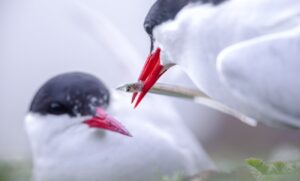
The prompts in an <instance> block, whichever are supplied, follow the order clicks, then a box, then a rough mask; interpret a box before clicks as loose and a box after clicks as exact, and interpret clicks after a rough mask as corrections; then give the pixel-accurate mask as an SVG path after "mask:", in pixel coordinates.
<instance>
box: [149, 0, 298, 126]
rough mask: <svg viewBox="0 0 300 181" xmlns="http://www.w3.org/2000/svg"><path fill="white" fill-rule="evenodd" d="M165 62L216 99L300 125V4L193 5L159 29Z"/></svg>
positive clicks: (262, 0)
mask: <svg viewBox="0 0 300 181" xmlns="http://www.w3.org/2000/svg"><path fill="white" fill-rule="evenodd" d="M154 37H155V40H156V46H159V47H160V48H161V49H162V54H161V55H162V60H161V61H162V63H163V64H167V63H176V64H178V65H179V66H181V67H182V68H183V69H184V70H185V72H186V73H187V74H188V75H189V76H190V78H191V79H192V80H193V81H194V83H195V84H196V85H197V86H198V87H199V88H200V89H201V90H203V91H204V92H206V93H207V94H208V95H209V96H211V97H212V98H214V99H216V100H218V101H220V102H222V103H224V104H225V105H227V106H229V107H231V108H233V109H236V110H238V111H240V112H242V113H244V114H246V115H248V116H250V117H253V118H255V119H257V120H259V121H263V122H265V123H267V124H272V125H277V126H279V125H285V126H290V127H300V121H299V118H300V114H299V112H300V109H299V107H300V105H299V104H300V103H299V102H300V91H299V90H300V84H299V81H298V78H297V77H299V76H300V71H299V69H300V63H299V62H300V61H299V55H300V53H299V52H300V3H299V2H298V1H296V0H287V1H281V0H259V1H258V0H256V1H253V0H230V1H226V2H224V3H223V4H220V5H218V6H213V5H208V4H201V3H196V4H190V5H188V6H187V7H185V8H184V9H182V10H181V11H180V12H179V13H178V15H177V17H176V18H175V20H173V21H167V22H165V23H163V24H161V25H160V26H157V27H156V28H155V29H154Z"/></svg>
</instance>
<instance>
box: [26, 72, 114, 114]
mask: <svg viewBox="0 0 300 181" xmlns="http://www.w3.org/2000/svg"><path fill="white" fill-rule="evenodd" d="M109 99H110V94H109V91H108V89H107V88H106V86H105V85H104V84H103V83H102V82H101V81H100V80H99V79H98V78H97V77H95V76H93V75H90V74H86V73H80V72H72V73H64V74H60V75H57V76H55V77H53V78H51V79H50V80H48V81H47V82H46V83H45V84H44V85H43V86H42V87H41V88H40V89H39V90H38V92H37V93H36V95H35V96H34V98H33V100H32V103H31V106H30V112H34V113H38V114H42V115H47V114H52V115H62V114H68V115H70V116H72V117H74V116H77V115H81V116H86V115H93V114H94V113H95V109H96V108H97V107H102V108H104V109H105V108H106V107H107V106H108V105H109Z"/></svg>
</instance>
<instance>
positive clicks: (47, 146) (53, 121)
mask: <svg viewBox="0 0 300 181" xmlns="http://www.w3.org/2000/svg"><path fill="white" fill-rule="evenodd" d="M83 119H84V118H80V117H78V118H71V117H69V116H67V115H65V116H51V115H47V116H44V115H39V114H35V113H29V114H28V115H27V116H26V118H25V129H26V131H27V134H28V137H29V139H30V143H31V148H32V152H33V157H35V158H36V157H43V156H46V157H51V156H62V155H60V154H63V153H66V152H68V149H70V150H72V144H74V148H76V144H75V142H77V141H80V140H81V139H85V137H87V136H88V134H90V132H91V131H92V130H90V129H89V128H88V126H86V125H84V124H81V122H82V120H83ZM79 137H80V138H79ZM75 150H76V149H75ZM75 150H73V151H74V152H75Z"/></svg>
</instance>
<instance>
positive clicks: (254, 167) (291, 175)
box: [246, 158, 300, 181]
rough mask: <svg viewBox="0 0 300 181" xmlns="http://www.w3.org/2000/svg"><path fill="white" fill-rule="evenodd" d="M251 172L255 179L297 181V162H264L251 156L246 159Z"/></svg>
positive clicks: (299, 177) (299, 174) (259, 180)
mask: <svg viewBox="0 0 300 181" xmlns="http://www.w3.org/2000/svg"><path fill="white" fill-rule="evenodd" d="M246 163H247V165H248V166H249V168H250V170H251V172H252V173H253V175H254V177H255V179H256V180H257V181H281V180H289V181H299V180H300V172H299V171H300V164H299V162H281V161H278V162H274V163H265V162H263V161H262V160H259V159H255V158H251V159H248V160H246Z"/></svg>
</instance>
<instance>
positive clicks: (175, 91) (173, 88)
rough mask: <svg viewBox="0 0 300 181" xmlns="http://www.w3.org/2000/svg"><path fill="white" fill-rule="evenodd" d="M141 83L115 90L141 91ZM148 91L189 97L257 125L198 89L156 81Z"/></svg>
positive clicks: (126, 85) (254, 121)
mask: <svg viewBox="0 0 300 181" xmlns="http://www.w3.org/2000/svg"><path fill="white" fill-rule="evenodd" d="M143 85H144V84H143V82H136V83H128V84H125V85H122V86H120V87H118V88H117V90H119V91H123V92H128V93H139V92H141V90H142V88H143ZM149 92H150V93H153V94H159V95H165V96H171V97H177V98H184V99H189V100H192V101H193V102H194V103H198V104H201V105H205V106H207V107H209V108H212V109H214V110H217V111H220V112H223V113H225V114H228V115H231V116H233V117H235V118H237V119H239V120H241V121H242V122H244V123H246V124H248V125H250V126H253V127H255V126H256V125H257V121H256V120H254V119H252V118H249V117H247V116H245V115H244V114H242V113H240V112H237V111H235V110H233V109H231V108H229V107H227V106H225V105H224V104H222V103H220V102H218V101H216V100H213V99H212V98H210V97H208V96H207V95H206V94H205V93H203V92H202V91H200V90H195V89H190V88H186V87H181V86H177V85H169V84H162V83H156V84H155V85H154V86H153V87H152V88H151V89H150V90H149Z"/></svg>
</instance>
